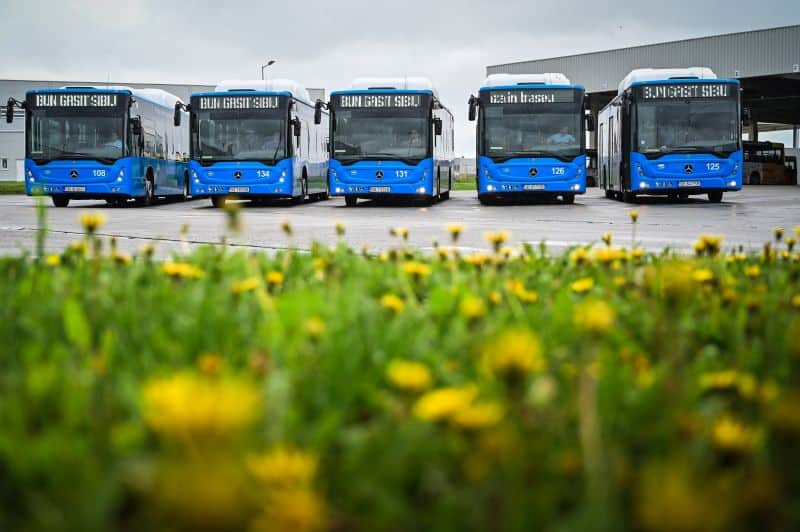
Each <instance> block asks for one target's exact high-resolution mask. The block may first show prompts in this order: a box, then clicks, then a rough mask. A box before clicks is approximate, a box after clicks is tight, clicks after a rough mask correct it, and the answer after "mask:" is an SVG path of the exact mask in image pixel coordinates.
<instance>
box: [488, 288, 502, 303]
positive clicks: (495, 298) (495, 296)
mask: <svg viewBox="0 0 800 532" xmlns="http://www.w3.org/2000/svg"><path fill="white" fill-rule="evenodd" d="M489 301H491V302H492V304H493V305H499V304H500V303H502V302H503V295H502V294H501V293H500V292H498V291H497V290H492V291H491V292H490V293H489Z"/></svg>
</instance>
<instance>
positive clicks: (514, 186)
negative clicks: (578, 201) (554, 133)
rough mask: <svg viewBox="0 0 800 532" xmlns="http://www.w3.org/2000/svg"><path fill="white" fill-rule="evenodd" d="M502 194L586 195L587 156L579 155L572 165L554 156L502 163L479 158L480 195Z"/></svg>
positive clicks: (522, 158)
mask: <svg viewBox="0 0 800 532" xmlns="http://www.w3.org/2000/svg"><path fill="white" fill-rule="evenodd" d="M532 174H535V175H532ZM490 185H491V187H493V188H492V189H489V186H490ZM576 185H577V187H576ZM502 192H526V193H530V192H532V193H544V194H547V193H562V192H569V193H574V194H584V193H585V192H586V156H585V155H579V156H578V157H576V158H575V160H573V161H571V162H564V161H559V160H558V159H555V158H551V157H537V158H529V157H520V158H514V159H509V160H508V161H505V162H502V163H495V162H493V161H492V160H491V159H490V158H489V157H485V156H481V157H480V158H479V159H478V194H486V193H489V194H495V193H502Z"/></svg>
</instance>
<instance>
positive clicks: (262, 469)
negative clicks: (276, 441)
mask: <svg viewBox="0 0 800 532" xmlns="http://www.w3.org/2000/svg"><path fill="white" fill-rule="evenodd" d="M246 463H247V469H248V471H250V473H251V474H252V475H253V476H254V477H255V478H256V479H258V481H259V482H261V483H262V484H263V485H264V486H265V487H267V488H270V489H275V488H280V489H288V488H298V487H307V486H310V485H311V484H312V483H313V481H314V477H315V476H316V474H317V458H316V457H315V456H314V455H312V454H310V453H307V452H303V451H299V450H296V449H288V448H283V447H278V448H275V449H272V450H270V451H268V452H265V453H262V454H257V455H251V456H248V457H247V459H246Z"/></svg>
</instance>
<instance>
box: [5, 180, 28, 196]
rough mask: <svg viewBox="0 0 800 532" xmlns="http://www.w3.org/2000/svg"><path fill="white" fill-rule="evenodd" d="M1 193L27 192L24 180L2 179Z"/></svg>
mask: <svg viewBox="0 0 800 532" xmlns="http://www.w3.org/2000/svg"><path fill="white" fill-rule="evenodd" d="M0 194H25V183H24V182H22V181H0Z"/></svg>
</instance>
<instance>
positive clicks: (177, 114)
mask: <svg viewBox="0 0 800 532" xmlns="http://www.w3.org/2000/svg"><path fill="white" fill-rule="evenodd" d="M182 107H183V106H182V105H181V102H175V115H174V116H173V119H172V122H173V123H174V124H175V127H180V125H181V108H182Z"/></svg>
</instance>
